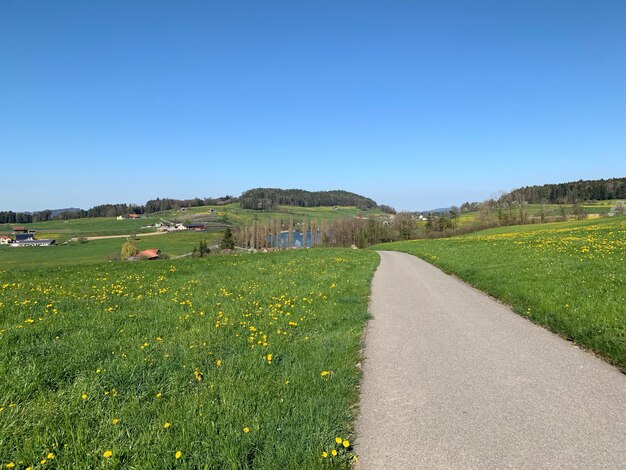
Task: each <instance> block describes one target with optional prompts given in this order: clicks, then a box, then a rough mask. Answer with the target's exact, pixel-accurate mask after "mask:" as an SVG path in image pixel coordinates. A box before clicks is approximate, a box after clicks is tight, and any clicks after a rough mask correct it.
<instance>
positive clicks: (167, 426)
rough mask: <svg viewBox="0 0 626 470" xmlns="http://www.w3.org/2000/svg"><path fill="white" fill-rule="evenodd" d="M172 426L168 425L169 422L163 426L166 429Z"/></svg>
mask: <svg viewBox="0 0 626 470" xmlns="http://www.w3.org/2000/svg"><path fill="white" fill-rule="evenodd" d="M171 425H172V423H168V422H167V421H166V422H165V423H164V424H163V427H164V428H165V429H167V428H169V427H170V426H171Z"/></svg>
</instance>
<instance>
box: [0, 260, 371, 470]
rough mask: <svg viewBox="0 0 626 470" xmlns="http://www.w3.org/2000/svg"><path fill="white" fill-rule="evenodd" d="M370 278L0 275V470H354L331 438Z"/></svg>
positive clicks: (199, 270)
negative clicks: (326, 469) (342, 469)
mask: <svg viewBox="0 0 626 470" xmlns="http://www.w3.org/2000/svg"><path fill="white" fill-rule="evenodd" d="M377 263H378V257H377V256H376V254H375V253H372V252H370V251H365V250H359V251H355V250H339V249H315V250H299V251H289V252H278V253H269V254H256V255H241V256H216V257H210V258H203V259H181V260H175V261H171V260H170V261H168V260H163V261H154V262H140V263H113V264H108V265H102V264H101V265H94V266H89V267H81V266H74V267H60V268H55V269H46V270H36V269H35V270H31V271H24V272H7V271H4V272H0V293H1V294H0V295H1V297H0V442H1V443H2V445H1V446H0V466H2V468H5V467H7V468H10V466H9V464H11V463H13V464H15V465H17V467H16V468H20V469H24V468H25V467H26V466H32V467H33V468H35V467H36V468H40V467H41V468H48V467H50V468H146V469H149V468H150V469H152V468H154V469H157V468H174V467H176V468H178V467H180V468H189V469H191V468H255V469H275V468H294V469H295V468H324V467H330V466H332V467H348V466H349V461H350V460H351V459H352V452H351V444H350V443H349V442H346V443H345V444H346V446H347V447H344V443H343V441H342V442H341V443H340V444H337V443H336V442H335V438H336V437H341V438H342V439H343V440H346V441H349V440H350V433H351V423H352V421H353V419H354V418H355V416H356V408H355V407H354V405H355V402H356V400H357V396H358V388H357V385H358V383H359V377H360V371H359V368H358V367H357V363H358V362H359V360H360V346H361V343H360V339H361V335H362V332H363V327H364V324H365V321H366V319H367V296H368V292H369V287H370V280H371V276H372V273H373V271H374V269H375V267H376V265H377ZM333 450H336V451H337V452H338V453H337V456H335V457H333V456H332V451H333ZM323 452H327V453H328V457H323V456H322V453H323ZM41 461H47V462H44V463H42V464H41V465H40V464H39V463H40V462H41ZM44 464H45V467H44Z"/></svg>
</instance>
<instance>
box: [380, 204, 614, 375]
mask: <svg viewBox="0 0 626 470" xmlns="http://www.w3.org/2000/svg"><path fill="white" fill-rule="evenodd" d="M373 248H375V249H386V250H398V251H403V252H406V253H411V254H414V255H417V256H419V257H421V258H423V259H425V260H426V261H428V262H430V263H433V264H435V265H437V266H439V267H441V268H442V269H443V270H444V271H446V272H449V273H453V274H455V275H457V276H459V277H460V278H461V279H464V280H466V281H468V282H469V283H471V284H472V285H474V286H476V287H477V288H479V289H480V290H482V291H485V292H487V293H489V294H490V295H493V296H494V297H496V298H498V299H500V300H502V301H503V302H505V303H507V304H510V305H512V306H513V308H514V309H515V311H516V312H517V313H519V314H521V315H523V316H526V317H528V318H529V319H531V320H532V321H534V322H536V323H539V324H542V325H545V326H547V327H548V328H550V329H551V330H553V331H555V332H557V333H559V334H560V335H562V336H564V337H566V338H569V339H571V340H574V341H576V342H577V343H579V344H581V345H583V346H585V347H587V348H589V349H592V350H593V351H595V352H597V353H599V354H601V355H602V356H603V357H605V358H607V359H608V360H609V361H611V362H613V363H614V364H616V365H618V366H619V367H620V368H621V369H622V370H623V371H626V217H623V216H622V217H611V218H602V219H594V220H588V221H580V222H565V223H555V224H544V225H525V226H516V227H506V228H500V229H494V230H486V231H483V232H477V233H473V234H470V235H466V236H462V237H457V238H450V239H439V240H416V241H408V242H398V243H389V244H383V245H378V246H376V247H373Z"/></svg>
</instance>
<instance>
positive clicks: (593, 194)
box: [504, 178, 626, 204]
mask: <svg viewBox="0 0 626 470" xmlns="http://www.w3.org/2000/svg"><path fill="white" fill-rule="evenodd" d="M504 197H509V198H510V199H513V200H520V201H525V202H527V203H529V204H575V203H577V202H583V201H606V200H611V199H626V178H611V179H606V180H605V179H600V180H579V181H572V182H569V183H557V184H543V185H539V186H524V187H523V188H518V189H514V190H513V191H511V192H510V193H509V195H505V196H504Z"/></svg>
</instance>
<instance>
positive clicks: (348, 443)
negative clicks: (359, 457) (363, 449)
mask: <svg viewBox="0 0 626 470" xmlns="http://www.w3.org/2000/svg"><path fill="white" fill-rule="evenodd" d="M342 445H343V446H344V447H350V441H347V440H346V441H343V442H342Z"/></svg>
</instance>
